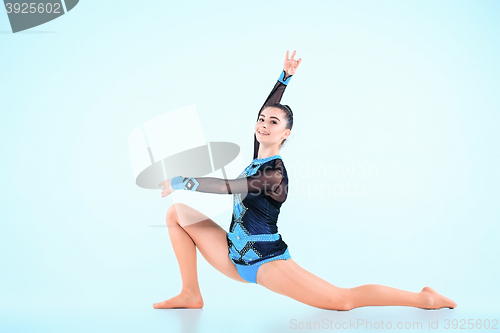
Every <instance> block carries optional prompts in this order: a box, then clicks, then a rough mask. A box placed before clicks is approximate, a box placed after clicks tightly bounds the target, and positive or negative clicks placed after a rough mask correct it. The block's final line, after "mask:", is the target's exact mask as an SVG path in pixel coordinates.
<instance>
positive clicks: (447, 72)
mask: <svg viewBox="0 0 500 333" xmlns="http://www.w3.org/2000/svg"><path fill="white" fill-rule="evenodd" d="M499 14H500V4H499V3H498V2H497V1H475V2H471V1H418V2H417V1H412V2H410V1H300V2H298V1H279V2H278V1H275V2H272V3H270V2H268V1H252V2H232V1H211V2H206V1H182V2H181V1H176V2H171V1H147V2H139V1H135V2H124V1H116V0H110V1H105V2H104V1H91V0H87V1H81V2H80V3H79V4H78V5H77V6H76V7H75V8H74V9H73V10H72V11H71V12H69V13H68V14H66V15H63V16H62V17H60V18H58V19H56V20H54V21H51V22H48V23H46V24H44V25H42V26H38V27H35V28H33V29H30V30H26V31H24V32H20V33H16V34H13V33H12V32H11V31H10V25H9V22H8V19H7V14H6V13H4V14H1V15H0V32H1V33H0V45H1V51H2V52H1V60H2V61H1V62H0V73H1V80H0V103H1V104H0V110H1V111H0V131H1V141H0V149H1V153H2V154H1V157H0V158H1V171H2V172H1V173H0V177H1V192H0V200H1V201H0V204H1V209H0V221H1V229H0V253H1V270H0V272H1V273H0V331H3V332H26V331H36V332H59V331H61V332H68V331H71V332H89V331H92V332H139V331H141V332H143V331H153V330H154V331H158V330H160V331H166V332H181V331H182V332H212V331H215V330H217V331H224V332H235V331H240V332H252V331H256V332H257V331H258V332H271V331H273V332H274V331H280V332H282V331H288V330H291V331H297V330H299V329H292V328H291V327H292V326H291V324H290V322H291V321H292V320H297V321H300V322H303V323H306V322H314V321H321V320H323V319H328V320H334V321H349V320H358V319H363V320H371V321H372V322H380V321H382V320H383V321H384V322H388V321H390V322H392V323H393V325H394V326H395V325H396V323H397V322H399V321H400V322H415V321H420V322H422V323H423V325H424V328H426V327H427V325H428V322H429V320H431V321H436V320H438V321H439V325H440V326H439V327H440V328H441V329H443V327H444V320H446V319H459V320H460V319H464V320H468V319H474V320H476V319H483V320H484V319H490V320H492V319H497V320H498V319H500V311H499V310H500V305H499V303H498V299H499V296H500V292H499V288H498V282H497V281H498V275H499V268H498V257H499V254H500V253H499V252H500V251H499V247H498V245H497V242H498V236H499V224H498V222H499V220H500V219H499V217H500V214H499V211H498V203H499V199H500V192H499V191H498V185H499V180H500V177H499V173H498V171H497V170H498V165H499V162H500V158H499V154H498V147H499V135H498V131H499V130H498V128H499V125H500V113H499V109H500V108H499V106H500V97H499V94H498V91H499V90H500V84H499V82H500V80H499V79H500V63H499V61H498V59H499V57H500V34H499V33H500V29H499V28H500V23H499V22H500V21H499V20H498V17H499ZM286 50H291V51H293V50H297V56H296V58H299V57H301V58H302V59H303V61H302V64H301V65H300V68H299V70H298V72H297V74H296V75H294V77H293V78H292V80H291V82H290V85H289V87H288V88H287V90H286V92H285V96H284V98H283V102H284V103H285V104H289V105H290V106H291V107H292V109H293V110H294V114H295V124H294V128H293V138H292V139H291V140H290V142H289V143H288V144H287V146H286V147H285V148H284V149H283V150H282V154H281V155H282V156H283V158H284V160H285V163H286V166H287V169H288V170H289V174H290V196H289V198H288V199H287V202H286V203H285V204H284V206H283V208H282V213H281V215H280V220H279V224H278V225H279V228H280V230H279V231H280V233H281V234H282V235H283V238H284V240H285V241H286V242H287V244H288V245H289V247H290V253H291V255H292V257H293V258H294V260H295V261H296V262H297V263H299V265H301V266H302V267H304V268H306V269H307V270H309V271H311V272H313V273H314V274H316V275H318V276H320V277H321V278H323V279H325V280H327V281H329V282H331V283H332V284H334V285H336V286H339V287H355V286H358V285H362V284H371V283H376V284H383V285H388V286H392V287H395V288H400V289H405V290H409V291H414V292H418V291H420V290H421V289H422V288H423V287H424V286H431V287H432V288H434V289H435V290H436V291H438V292H439V293H441V294H443V295H445V296H447V297H450V298H451V299H453V300H454V301H455V302H457V304H458V307H457V308H456V309H454V310H449V309H442V310H439V311H424V310H421V309H416V308H408V307H365V308H358V309H354V310H352V311H349V312H336V311H327V310H321V309H316V308H313V307H310V306H307V305H305V304H302V303H299V302H297V301H294V300H292V299H289V298H287V297H285V296H282V295H278V294H274V293H272V292H271V291H268V290H267V289H265V288H263V287H261V286H258V285H246V284H245V285H244V284H241V283H239V282H236V281H233V280H231V279H228V278H226V277H225V276H223V275H222V274H221V273H219V272H218V271H216V270H215V269H213V268H212V267H211V266H210V265H209V264H208V263H207V262H206V261H205V260H204V259H203V258H202V257H201V255H199V256H198V258H199V262H198V267H199V278H200V286H201V290H202V294H203V297H204V300H205V307H204V308H203V310H181V309H179V310H154V309H153V308H152V304H153V303H154V302H159V301H162V300H165V299H168V298H170V297H173V296H175V295H176V294H177V293H178V292H179V291H180V288H181V280H180V274H179V270H178V266H177V262H176V259H175V255H174V252H173V249H172V246H171V244H170V240H169V237H168V229H167V228H166V227H165V226H164V225H165V212H166V210H167V208H168V206H169V205H170V204H171V201H170V199H169V198H161V196H160V190H158V191H155V190H145V189H141V188H139V187H137V186H136V185H135V182H134V179H133V175H132V170H131V166H130V159H129V155H128V145H127V139H128V135H129V134H130V132H131V131H132V130H133V129H134V128H136V127H137V126H139V125H140V124H142V123H144V122H145V121H147V120H149V119H151V118H154V117H156V116H158V115H160V114H163V113H165V112H168V111H171V110H174V109H177V108H180V107H183V106H186V105H190V104H195V105H196V107H197V110H198V113H199V116H200V120H201V122H202V126H203V128H204V134H205V137H206V139H207V141H231V142H235V143H237V144H238V145H240V146H241V149H242V156H243V158H244V161H245V162H246V163H249V162H250V160H251V159H252V153H253V151H252V150H253V125H254V121H255V118H256V114H257V111H258V109H259V108H260V106H261V105H262V103H263V102H264V100H265V98H266V97H267V95H268V93H269V92H270V90H271V88H272V87H273V85H274V83H275V82H276V80H277V79H278V76H279V74H280V72H281V69H282V64H283V60H284V57H285V53H286ZM319 166H323V167H325V168H327V169H328V170H334V168H337V170H344V172H343V173H342V172H339V174H335V173H330V174H328V175H317V174H315V173H314V172H313V171H311V170H314V168H317V167H319ZM301 167H302V168H303V169H301ZM304 168H305V169H304ZM368 168H371V169H370V170H377V172H376V173H372V174H367V175H365V176H364V177H363V175H362V174H360V173H359V172H358V171H359V170H368ZM301 170H302V171H301ZM304 170H305V171H304ZM353 170H356V172H352V171H353ZM322 184H323V185H324V186H337V187H336V189H337V192H336V193H332V192H325V191H323V190H321V185H322ZM350 185H351V186H355V185H356V186H357V187H356V188H357V189H358V192H357V193H356V192H352V191H351V193H350V194H349V193H348V192H347V188H348V186H350ZM341 188H344V189H345V191H344V192H342V193H340V189H341ZM230 214H231V212H230V211H228V212H227V213H225V214H222V215H220V216H218V217H217V219H216V220H217V222H218V223H220V224H221V225H222V226H227V225H228V224H229V220H230ZM474 322H475V321H474ZM497 327H498V326H497ZM359 330H362V329H359ZM443 330H444V329H443ZM299 331H302V330H299ZM419 331H422V330H419ZM423 331H425V330H423ZM433 331H436V330H433ZM446 331H449V330H446Z"/></svg>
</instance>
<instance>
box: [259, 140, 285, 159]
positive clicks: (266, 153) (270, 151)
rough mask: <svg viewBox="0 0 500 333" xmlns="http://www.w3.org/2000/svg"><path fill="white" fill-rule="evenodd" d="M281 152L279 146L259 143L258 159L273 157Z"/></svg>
mask: <svg viewBox="0 0 500 333" xmlns="http://www.w3.org/2000/svg"><path fill="white" fill-rule="evenodd" d="M279 154H280V149H279V147H278V146H270V147H265V146H264V145H262V144H260V145H259V151H258V153H257V159H259V160H260V159H263V158H267V157H271V156H274V155H279Z"/></svg>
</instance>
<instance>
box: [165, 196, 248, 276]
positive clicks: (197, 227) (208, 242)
mask: <svg viewBox="0 0 500 333" xmlns="http://www.w3.org/2000/svg"><path fill="white" fill-rule="evenodd" d="M173 206H174V209H175V213H176V214H177V217H178V222H179V225H180V226H181V227H182V228H183V229H184V230H185V231H186V232H187V233H188V234H189V236H190V237H191V239H192V240H193V242H194V243H195V244H196V246H197V247H198V250H199V251H200V253H201V255H202V256H203V257H204V258H205V260H207V261H208V263H209V264H210V265H212V266H213V267H214V268H215V269H217V270H218V271H219V272H221V273H222V274H224V275H226V276H228V277H230V278H231V279H234V280H236V281H240V282H245V283H248V282H247V281H245V280H244V279H243V278H242V277H241V276H240V275H239V274H238V270H237V269H236V265H235V264H234V263H233V262H232V261H231V259H230V258H229V253H228V244H227V239H226V231H225V230H224V229H222V228H221V227H220V226H219V225H218V224H217V223H215V222H214V221H213V220H212V219H210V218H209V217H208V216H206V215H205V214H203V213H201V212H200V211H198V210H196V209H194V208H192V207H190V206H188V205H185V204H181V203H176V204H174V205H173Z"/></svg>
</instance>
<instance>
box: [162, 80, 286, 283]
mask: <svg viewBox="0 0 500 333" xmlns="http://www.w3.org/2000/svg"><path fill="white" fill-rule="evenodd" d="M285 75H286V73H285V71H283V72H282V73H281V75H280V78H279V80H278V82H277V83H276V84H275V86H274V87H273V90H272V91H271V93H270V94H269V96H268V98H267V99H266V101H265V103H264V105H263V106H262V108H261V109H260V111H259V114H258V115H260V113H261V112H262V110H263V109H264V108H265V107H266V106H269V105H272V104H275V103H279V102H280V100H281V97H282V96H283V92H284V91H285V88H286V86H287V84H288V82H289V81H290V78H291V76H289V77H288V78H287V79H286V80H285ZM257 119H258V117H257ZM259 145H260V143H259V142H258V141H257V138H256V137H255V134H254V156H253V157H254V159H253V160H252V162H251V163H250V164H249V165H248V166H247V167H246V168H245V170H243V172H242V173H241V174H240V175H239V176H238V177H237V178H236V179H220V178H212V177H197V178H193V177H181V176H177V177H174V178H173V179H172V182H171V186H172V188H174V189H184V190H191V191H198V192H208V193H219V194H232V195H233V214H232V220H231V225H230V227H229V232H227V234H226V239H227V244H228V252H229V253H228V254H229V258H230V259H231V261H232V262H233V263H234V264H235V265H236V268H237V269H238V273H239V274H240V276H241V277H242V278H243V279H245V280H246V281H248V282H251V283H257V280H256V277H257V270H258V269H259V267H260V265H262V264H264V263H266V262H269V261H272V260H279V259H283V260H286V259H289V258H291V256H290V253H289V252H288V246H287V244H286V243H285V242H284V241H283V239H282V238H281V235H280V234H279V233H278V226H277V221H278V215H279V213H280V208H281V205H282V204H283V202H285V200H286V197H287V192H288V176H287V172H286V168H285V165H284V163H283V160H282V158H281V156H280V155H274V156H270V157H267V158H261V159H258V158H257V154H258V151H259Z"/></svg>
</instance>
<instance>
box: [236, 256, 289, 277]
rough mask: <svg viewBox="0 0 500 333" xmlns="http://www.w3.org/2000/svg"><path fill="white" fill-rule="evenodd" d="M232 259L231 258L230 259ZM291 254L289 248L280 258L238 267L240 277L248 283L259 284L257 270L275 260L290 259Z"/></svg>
mask: <svg viewBox="0 0 500 333" xmlns="http://www.w3.org/2000/svg"><path fill="white" fill-rule="evenodd" d="M229 258H231V257H229ZM290 258H291V256H290V253H288V248H287V249H286V250H285V252H283V254H280V255H279V256H276V257H272V258H269V259H266V260H262V261H259V262H257V263H256V264H253V265H248V266H247V265H238V264H235V265H236V269H238V273H239V274H240V276H241V277H242V278H243V280H245V281H248V282H250V283H257V270H258V269H259V267H260V265H262V264H264V263H266V262H269V261H273V260H279V259H284V260H286V259H290Z"/></svg>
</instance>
